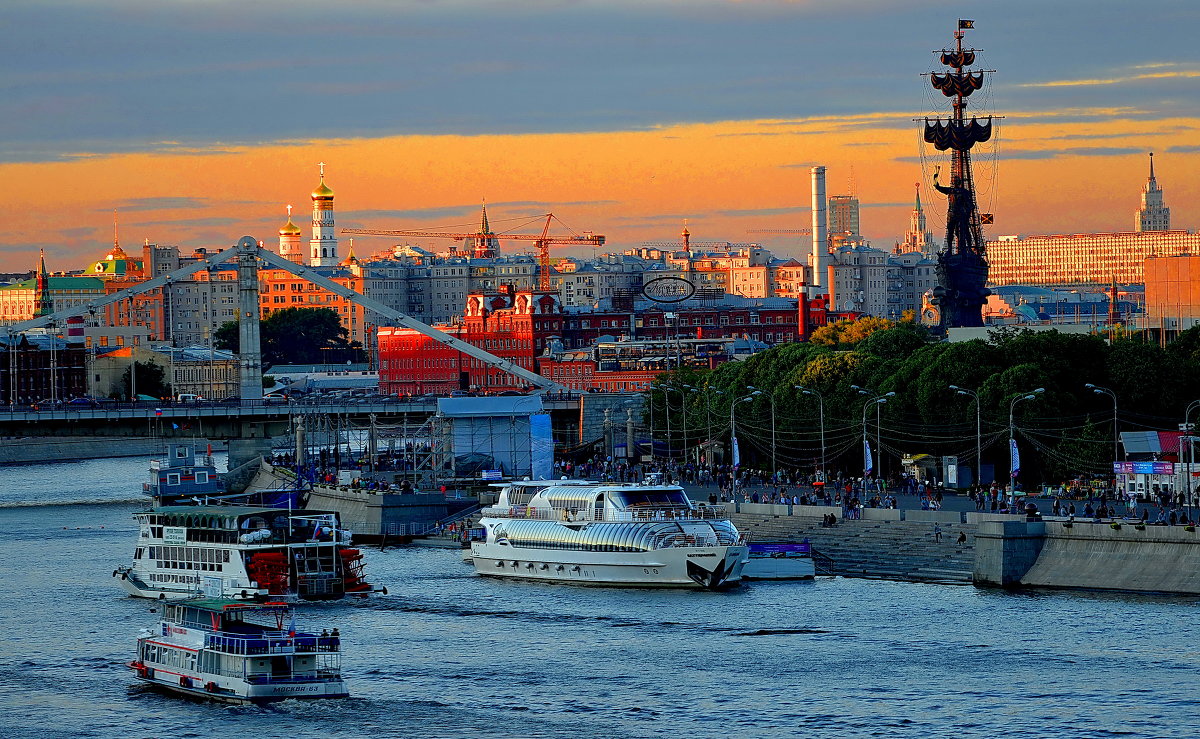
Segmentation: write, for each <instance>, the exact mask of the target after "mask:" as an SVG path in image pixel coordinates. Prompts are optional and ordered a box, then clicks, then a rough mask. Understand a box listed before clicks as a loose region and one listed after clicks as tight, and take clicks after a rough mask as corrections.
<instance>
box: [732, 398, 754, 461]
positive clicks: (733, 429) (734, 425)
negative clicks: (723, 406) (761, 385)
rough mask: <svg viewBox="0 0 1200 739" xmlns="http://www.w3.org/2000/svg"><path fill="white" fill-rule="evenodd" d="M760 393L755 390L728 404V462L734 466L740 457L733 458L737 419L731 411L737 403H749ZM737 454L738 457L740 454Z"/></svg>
mask: <svg viewBox="0 0 1200 739" xmlns="http://www.w3.org/2000/svg"><path fill="white" fill-rule="evenodd" d="M761 394H762V393H761V392H760V391H758V390H755V391H754V392H752V393H750V394H749V395H747V396H746V397H744V398H738V399H737V400H735V401H733V402H732V403H730V404H729V462H730V465H731V466H735V467H736V466H737V465H738V463H740V462H741V459H736V460H735V459H734V450H736V449H737V421H736V420H735V419H734V415H733V412H734V411H735V410H737V404H738V403H749V402H750V401H751V400H754V396H756V395H761ZM738 456H739V457H740V456H741V455H738Z"/></svg>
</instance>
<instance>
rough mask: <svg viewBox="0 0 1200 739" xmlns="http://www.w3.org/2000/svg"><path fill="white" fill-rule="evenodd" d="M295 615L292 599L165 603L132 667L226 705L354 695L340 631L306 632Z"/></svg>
mask: <svg viewBox="0 0 1200 739" xmlns="http://www.w3.org/2000/svg"><path fill="white" fill-rule="evenodd" d="M295 619H296V615H295V612H294V611H293V610H292V608H291V606H289V605H288V604H287V603H277V602H268V603H246V602H244V601H232V600H223V599H217V598H198V599H194V600H185V601H178V602H173V603H165V604H163V617H162V621H161V622H160V623H159V625H158V628H157V629H146V630H144V631H143V632H142V634H141V636H139V637H138V641H137V659H135V660H134V661H132V662H130V663H129V667H131V668H132V669H133V670H134V671H135V672H136V673H137V677H138V679H139V680H142V681H144V682H146V683H149V684H150V685H153V686H155V687H158V688H161V689H164V690H169V691H172V692H176V693H181V694H183V695H187V696H192V697H196V698H206V699H211V700H216V701H221V702H224V703H239V704H244V703H268V702H271V701H280V700H285V699H287V698H345V697H347V696H348V695H349V694H348V693H347V692H346V684H345V682H344V681H343V680H342V673H341V636H340V635H339V634H338V631H337V629H334V630H333V633H332V634H329V633H326V632H322V633H321V634H320V635H317V634H312V633H307V632H300V631H297V630H296V620H295Z"/></svg>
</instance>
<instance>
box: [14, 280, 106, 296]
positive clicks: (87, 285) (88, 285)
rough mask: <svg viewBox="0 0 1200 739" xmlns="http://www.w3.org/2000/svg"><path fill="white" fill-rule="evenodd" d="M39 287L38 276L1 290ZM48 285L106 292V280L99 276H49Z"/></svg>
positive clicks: (66, 288) (50, 288)
mask: <svg viewBox="0 0 1200 739" xmlns="http://www.w3.org/2000/svg"><path fill="white" fill-rule="evenodd" d="M36 287H37V278H30V279H28V280H21V281H20V282H14V283H12V284H11V285H4V286H0V290H33V289H34V288H36ZM46 287H47V288H48V289H49V290H50V291H51V292H53V291H55V290H95V291H96V292H100V293H102V292H104V280H101V279H100V278H98V277H47V278H46Z"/></svg>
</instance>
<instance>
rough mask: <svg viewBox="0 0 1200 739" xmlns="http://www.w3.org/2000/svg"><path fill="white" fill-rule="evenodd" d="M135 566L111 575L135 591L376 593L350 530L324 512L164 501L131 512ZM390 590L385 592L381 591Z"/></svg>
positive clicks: (180, 594) (314, 596)
mask: <svg viewBox="0 0 1200 739" xmlns="http://www.w3.org/2000/svg"><path fill="white" fill-rule="evenodd" d="M134 518H135V519H137V522H138V541H137V545H136V546H135V548H134V554H133V564H132V565H127V566H123V567H118V568H117V569H116V570H115V571H114V572H113V576H114V577H120V578H121V585H122V586H123V587H124V588H125V589H126V590H128V591H129V592H130V594H132V595H135V596H140V597H143V598H158V599H165V600H177V599H182V598H191V597H194V596H195V595H196V594H197V593H198V592H213V593H215V594H218V595H220V596H221V597H227V598H242V599H247V598H250V599H253V598H260V599H261V598H266V597H270V598H273V599H290V598H301V599H304V600H336V599H339V598H342V597H344V596H348V595H367V594H369V593H370V592H372V588H371V585H370V584H368V583H367V581H366V579H365V575H364V572H363V556H362V553H361V552H360V551H359V550H358V549H354V548H351V547H350V546H349V544H350V532H349V531H345V530H342V529H341V528H339V526H338V519H337V515H336V514H334V513H330V512H327V511H309V510H304V511H292V510H289V509H287V508H262V507H252V506H239V505H175V506H159V507H156V508H152V509H150V510H148V511H142V512H139V513H135V514H134ZM383 592H386V591H383Z"/></svg>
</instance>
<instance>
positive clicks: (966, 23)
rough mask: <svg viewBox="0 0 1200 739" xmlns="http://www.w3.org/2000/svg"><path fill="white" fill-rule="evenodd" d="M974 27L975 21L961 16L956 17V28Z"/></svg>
mask: <svg viewBox="0 0 1200 739" xmlns="http://www.w3.org/2000/svg"><path fill="white" fill-rule="evenodd" d="M974 27H975V21H973V20H970V21H969V20H963V19H962V18H959V19H958V30H960V31H961V30H963V29H965V28H974Z"/></svg>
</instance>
